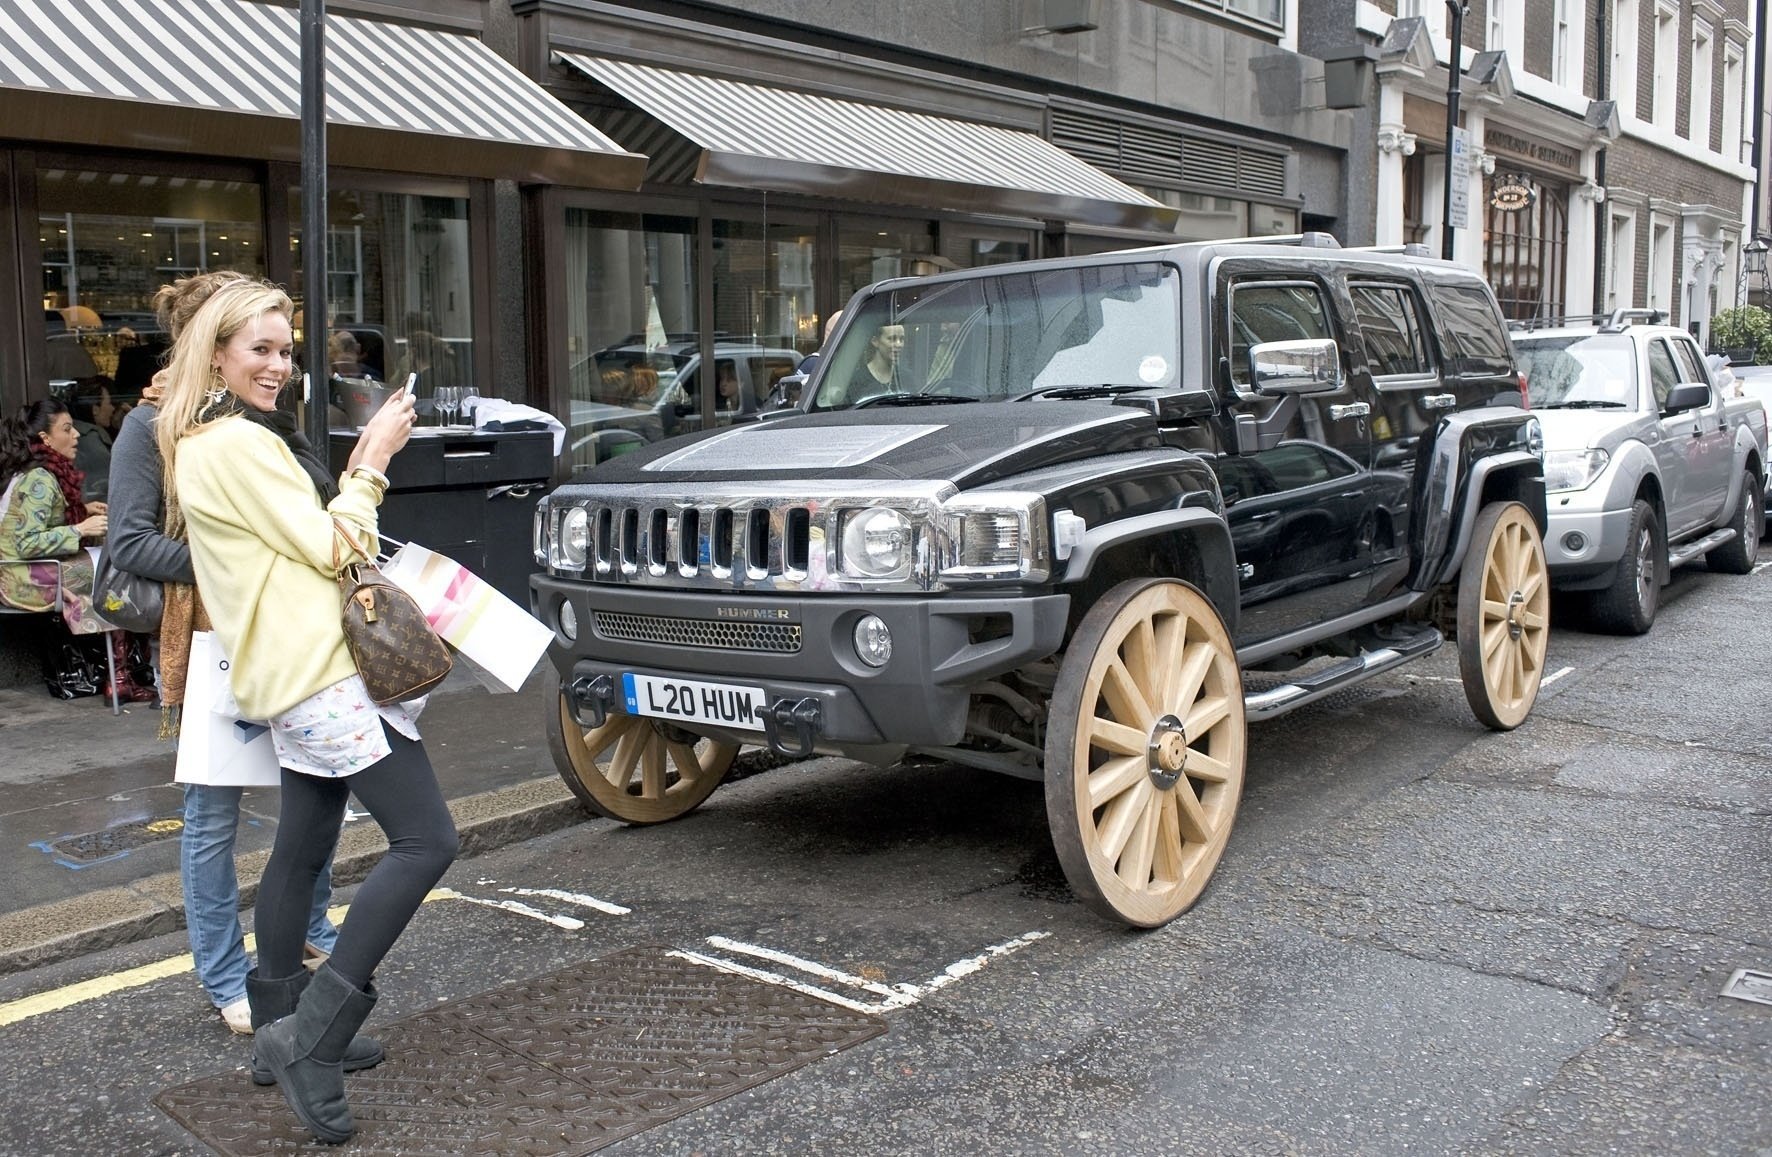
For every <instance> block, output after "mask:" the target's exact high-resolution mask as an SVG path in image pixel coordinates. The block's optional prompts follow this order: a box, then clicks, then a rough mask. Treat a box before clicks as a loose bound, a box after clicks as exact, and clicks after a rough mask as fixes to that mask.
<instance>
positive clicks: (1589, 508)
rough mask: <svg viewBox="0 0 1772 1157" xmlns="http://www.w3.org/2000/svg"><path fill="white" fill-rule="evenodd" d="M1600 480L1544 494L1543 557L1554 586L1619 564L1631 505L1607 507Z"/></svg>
mask: <svg viewBox="0 0 1772 1157" xmlns="http://www.w3.org/2000/svg"><path fill="white" fill-rule="evenodd" d="M1608 489H1609V487H1607V486H1605V485H1604V484H1603V480H1602V481H1600V482H1595V483H1594V485H1592V486H1590V487H1588V488H1587V489H1586V490H1576V491H1571V492H1568V493H1563V494H1547V495H1546V496H1545V513H1546V515H1547V518H1546V522H1545V531H1544V560H1545V563H1546V565H1547V566H1548V567H1549V568H1550V573H1551V578H1552V580H1553V582H1555V583H1557V585H1565V584H1566V583H1567V582H1568V581H1571V580H1573V581H1580V580H1581V579H1584V578H1589V577H1593V576H1596V575H1602V574H1605V573H1606V572H1608V571H1610V570H1611V569H1612V568H1613V567H1615V566H1617V565H1618V560H1619V559H1621V558H1623V557H1624V552H1625V549H1626V548H1627V547H1628V546H1629V539H1630V515H1631V512H1630V507H1629V506H1628V505H1627V506H1625V507H1624V508H1623V509H1619V510H1608V509H1606V507H1605V504H1604V503H1605V495H1606V492H1607V490H1608Z"/></svg>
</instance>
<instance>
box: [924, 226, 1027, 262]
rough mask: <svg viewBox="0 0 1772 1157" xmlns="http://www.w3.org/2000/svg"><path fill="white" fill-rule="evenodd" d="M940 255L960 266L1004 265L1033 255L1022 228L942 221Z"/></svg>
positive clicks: (1024, 259)
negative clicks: (1010, 228) (986, 226)
mask: <svg viewBox="0 0 1772 1157" xmlns="http://www.w3.org/2000/svg"><path fill="white" fill-rule="evenodd" d="M941 255H942V256H943V257H945V258H947V259H948V260H949V261H951V262H952V263H953V264H954V265H956V266H958V267H960V268H961V269H977V268H979V267H980V266H984V265H1007V264H1009V263H1010V262H1012V261H1026V260H1027V259H1028V258H1030V257H1032V256H1033V255H1034V254H1033V243H1032V241H1031V240H1030V238H1029V235H1028V234H1027V233H1026V232H1024V231H1021V230H1009V229H1005V230H1001V231H998V230H988V231H987V230H980V229H978V228H977V227H975V226H968V225H960V224H951V225H950V224H944V225H943V226H942V229H941Z"/></svg>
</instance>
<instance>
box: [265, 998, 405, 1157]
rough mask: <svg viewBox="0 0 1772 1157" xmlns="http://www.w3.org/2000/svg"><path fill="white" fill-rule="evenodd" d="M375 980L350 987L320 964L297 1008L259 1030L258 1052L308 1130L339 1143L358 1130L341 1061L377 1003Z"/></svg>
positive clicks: (331, 1142)
mask: <svg viewBox="0 0 1772 1157" xmlns="http://www.w3.org/2000/svg"><path fill="white" fill-rule="evenodd" d="M375 1000H376V992H375V987H374V986H373V985H371V986H369V987H368V988H354V987H352V985H351V983H350V981H348V980H346V979H345V978H344V977H342V976H340V975H339V974H338V973H336V972H334V971H333V970H332V966H331V965H324V966H322V967H321V968H320V969H319V970H317V971H316V972H315V973H314V979H313V982H312V983H310V984H309V985H308V989H307V991H306V992H304V993H302V995H301V1000H300V1001H299V1002H298V1003H297V1004H296V1006H295V1014H294V1015H293V1016H286V1017H284V1018H283V1019H282V1020H279V1021H277V1022H275V1023H273V1024H268V1025H266V1026H265V1027H264V1028H262V1029H260V1030H259V1031H258V1033H257V1034H256V1035H257V1041H258V1056H259V1060H260V1061H261V1062H262V1063H264V1064H265V1065H266V1066H267V1067H268V1068H269V1069H270V1070H271V1075H272V1076H273V1077H275V1078H276V1081H277V1085H278V1087H279V1088H281V1089H282V1090H283V1099H284V1100H285V1101H288V1102H289V1107H290V1109H292V1110H294V1112H295V1115H296V1116H297V1117H299V1118H301V1123H302V1124H304V1125H306V1126H307V1127H308V1131H309V1132H311V1133H313V1134H314V1136H315V1137H318V1138H319V1139H320V1140H322V1141H324V1142H326V1143H327V1144H328V1145H342V1144H344V1143H345V1142H346V1141H349V1140H350V1139H351V1135H352V1134H353V1133H355V1132H356V1131H357V1125H356V1122H355V1121H353V1120H352V1119H351V1106H350V1105H348V1104H347V1103H346V1102H345V1073H344V1068H343V1066H342V1064H341V1062H342V1061H343V1060H344V1055H345V1049H346V1047H347V1046H349V1044H350V1043H351V1038H352V1037H354V1036H356V1035H357V1029H358V1028H359V1027H361V1026H362V1024H363V1022H364V1021H365V1020H367V1019H368V1018H369V1012H370V1010H371V1009H373V1008H374V1007H375Z"/></svg>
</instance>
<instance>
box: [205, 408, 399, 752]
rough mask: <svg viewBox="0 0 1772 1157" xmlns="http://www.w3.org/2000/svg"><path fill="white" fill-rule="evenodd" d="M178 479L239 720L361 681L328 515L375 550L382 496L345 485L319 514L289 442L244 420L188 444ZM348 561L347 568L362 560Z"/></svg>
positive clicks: (225, 423) (264, 716) (348, 556)
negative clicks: (342, 614) (343, 619)
mask: <svg viewBox="0 0 1772 1157" xmlns="http://www.w3.org/2000/svg"><path fill="white" fill-rule="evenodd" d="M174 472H175V476H176V481H177V483H178V500H179V505H180V506H181V507H182V508H183V510H184V515H185V523H186V526H187V528H188V531H189V535H190V541H191V562H192V565H193V566H194V568H195V570H196V572H197V590H198V591H199V592H200V594H201V596H202V599H203V606H204V608H205V609H206V610H208V612H209V617H210V619H211V621H212V622H214V624H215V633H216V637H217V639H218V640H219V641H220V642H221V645H222V649H223V650H224V651H225V652H226V653H227V655H228V658H229V660H230V664H231V665H230V668H229V672H228V675H229V680H230V682H231V684H232V686H233V691H234V698H235V699H236V700H237V701H238V702H239V704H240V712H241V714H242V715H244V716H245V717H246V718H248V719H257V720H268V719H270V718H272V717H273V716H276V715H280V714H282V713H283V712H285V711H287V710H289V709H290V708H291V707H294V706H295V705H296V704H297V703H300V702H301V701H302V700H304V699H306V698H307V697H308V696H310V695H312V694H314V693H315V692H316V691H321V690H324V689H325V688H327V687H330V686H332V685H333V684H334V683H337V682H338V681H339V680H341V679H346V678H349V677H350V676H351V675H353V674H355V673H356V671H357V667H356V664H355V663H354V662H353V661H352V659H351V653H350V651H349V650H348V649H347V648H346V646H345V636H344V628H343V627H342V626H340V624H339V607H340V603H341V601H342V600H341V596H340V595H339V590H338V582H337V579H336V577H335V572H334V570H333V565H332V545H333V539H334V537H335V536H334V532H333V527H332V516H333V515H337V516H338V518H339V519H340V520H341V521H342V522H344V523H345V524H346V525H348V526H350V527H352V528H353V532H354V534H355V536H356V538H357V540H358V541H359V542H360V543H361V544H362V545H363V547H364V549H366V550H368V551H370V552H374V551H376V550H377V549H378V545H377V539H376V506H377V503H378V502H379V494H378V491H377V489H376V488H375V487H374V486H373V485H371V484H370V483H369V482H367V481H365V480H363V479H361V478H351V477H346V478H342V479H340V481H339V496H338V497H337V498H335V499H333V500H332V504H331V505H330V506H329V507H323V506H321V505H320V500H319V498H318V496H316V495H315V493H314V484H313V482H312V481H311V480H310V479H309V477H308V475H307V473H306V472H304V471H303V470H302V468H301V466H300V465H299V464H298V463H297V462H296V460H295V455H294V454H291V453H290V452H289V447H287V446H285V445H284V444H283V441H282V439H280V438H278V437H277V436H276V435H275V434H273V433H271V432H270V431H269V430H266V429H264V428H263V427H261V426H259V425H257V424H256V423H253V422H248V421H246V420H245V419H243V418H238V417H235V418H224V419H222V420H221V421H219V422H216V423H215V424H213V425H211V426H209V427H207V428H205V429H203V430H201V431H199V432H197V433H194V434H192V435H190V436H189V437H186V438H184V439H182V440H181V441H180V442H179V446H178V459H177V465H176V467H175V471H174ZM341 550H342V552H343V553H342V555H341V557H342V558H343V559H344V561H346V562H349V561H352V560H353V559H354V558H356V557H357V556H355V555H354V554H353V553H351V552H350V550H349V548H348V547H343V546H342V543H341Z"/></svg>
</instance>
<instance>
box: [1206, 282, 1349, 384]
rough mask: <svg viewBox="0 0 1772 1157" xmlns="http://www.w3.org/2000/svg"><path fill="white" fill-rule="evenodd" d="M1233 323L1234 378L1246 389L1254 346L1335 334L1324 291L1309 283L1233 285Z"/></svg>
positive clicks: (1232, 363) (1232, 370)
mask: <svg viewBox="0 0 1772 1157" xmlns="http://www.w3.org/2000/svg"><path fill="white" fill-rule="evenodd" d="M1230 322H1231V346H1230V348H1231V380H1232V381H1234V382H1236V383H1237V385H1239V386H1242V387H1243V388H1245V389H1247V388H1248V386H1249V382H1250V374H1249V348H1250V347H1251V346H1255V345H1259V344H1261V343H1262V342H1269V341H1303V340H1306V339H1310V338H1326V337H1328V338H1332V337H1334V336H1335V332H1334V330H1332V329H1331V328H1330V326H1329V310H1328V308H1327V307H1326V306H1325V304H1324V302H1323V292H1322V290H1320V289H1319V288H1317V286H1315V285H1310V284H1286V285H1276V284H1272V283H1268V284H1263V285H1238V286H1234V287H1233V288H1232V289H1231V318H1230Z"/></svg>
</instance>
